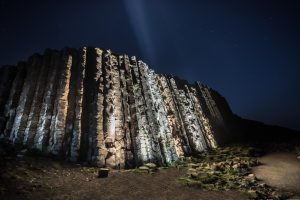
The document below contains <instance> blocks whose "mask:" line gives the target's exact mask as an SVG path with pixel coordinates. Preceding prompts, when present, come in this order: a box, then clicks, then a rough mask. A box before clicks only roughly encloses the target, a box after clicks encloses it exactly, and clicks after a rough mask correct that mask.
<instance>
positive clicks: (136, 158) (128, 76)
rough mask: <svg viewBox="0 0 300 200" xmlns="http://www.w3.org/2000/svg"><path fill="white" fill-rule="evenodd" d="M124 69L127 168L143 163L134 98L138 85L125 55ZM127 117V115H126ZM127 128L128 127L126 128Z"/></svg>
mask: <svg viewBox="0 0 300 200" xmlns="http://www.w3.org/2000/svg"><path fill="white" fill-rule="evenodd" d="M124 69H125V81H126V93H124V96H123V97H124V98H125V97H126V96H127V98H126V99H125V103H124V110H125V109H126V108H127V111H128V116H127V118H125V119H126V124H127V125H128V131H129V132H128V133H127V132H126V152H127V153H126V165H127V167H134V166H136V165H138V163H142V161H141V156H140V144H139V143H138V142H137V138H138V137H137V135H138V123H137V115H136V113H137V107H136V101H135V96H134V87H133V85H134V84H136V80H135V83H134V82H133V72H132V70H131V64H130V60H129V57H128V56H127V55H124ZM125 116H126V114H125ZM125 127H126V126H125Z"/></svg>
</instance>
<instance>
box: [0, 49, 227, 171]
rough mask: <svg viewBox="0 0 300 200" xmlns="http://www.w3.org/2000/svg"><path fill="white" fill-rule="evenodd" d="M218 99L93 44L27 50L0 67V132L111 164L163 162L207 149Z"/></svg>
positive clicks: (217, 128) (217, 138)
mask: <svg viewBox="0 0 300 200" xmlns="http://www.w3.org/2000/svg"><path fill="white" fill-rule="evenodd" d="M229 115H231V111H230V108H229V106H228V105H227V103H226V100H225V99H224V98H223V97H222V96H220V95H219V94H218V93H217V92H216V91H214V90H212V89H211V88H209V87H207V86H206V85H203V84H201V83H200V82H196V83H194V84H189V83H188V82H186V81H184V80H181V79H179V78H177V77H173V76H170V75H159V74H156V73H155V72H154V71H153V70H151V69H150V68H149V67H148V66H147V64H146V63H144V62H143V61H140V60H137V59H136V57H134V56H133V57H129V56H127V55H116V54H114V53H112V52H111V51H110V50H102V49H99V48H91V47H89V48H86V47H84V48H81V49H70V48H65V49H63V50H61V51H56V50H49V49H48V50H46V51H45V53H44V54H43V55H38V54H35V55H33V56H31V57H30V58H29V60H28V61H27V62H20V63H19V64H18V65H17V66H4V67H2V68H0V117H1V118H0V133H1V137H7V138H9V139H10V140H11V141H12V142H13V143H15V144H22V145H25V146H26V147H28V148H30V149H36V150H38V151H40V152H42V153H44V154H51V155H55V156H58V157H61V158H64V159H66V160H70V161H74V162H77V161H81V162H88V163H90V164H92V165H97V166H106V167H111V168H132V167H135V166H139V165H142V164H143V163H147V162H153V163H156V164H159V165H165V164H168V163H170V162H172V161H176V160H178V159H180V158H181V157H184V156H188V155H192V154H194V153H197V152H201V151H205V150H206V149H209V148H215V147H216V146H217V145H218V144H219V143H221V142H222V141H223V140H224V138H225V137H226V134H227V132H228V130H227V129H228V128H227V126H226V123H227V122H226V118H228V116H229Z"/></svg>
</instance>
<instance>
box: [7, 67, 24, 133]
mask: <svg viewBox="0 0 300 200" xmlns="http://www.w3.org/2000/svg"><path fill="white" fill-rule="evenodd" d="M26 73H27V70H26V67H25V63H24V62H21V63H18V65H17V74H16V76H15V79H14V81H13V84H12V87H11V89H10V94H9V98H8V100H7V102H6V105H5V110H4V116H5V118H6V119H7V122H6V126H5V130H4V136H5V137H9V136H10V133H11V129H12V127H13V124H14V119H15V116H16V109H17V107H18V103H19V99H20V95H21V92H22V89H23V84H24V79H25V77H26Z"/></svg>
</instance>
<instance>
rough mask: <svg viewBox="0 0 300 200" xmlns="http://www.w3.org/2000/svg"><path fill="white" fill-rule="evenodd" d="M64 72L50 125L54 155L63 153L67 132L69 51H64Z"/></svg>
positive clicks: (70, 58) (61, 76)
mask: <svg viewBox="0 0 300 200" xmlns="http://www.w3.org/2000/svg"><path fill="white" fill-rule="evenodd" d="M61 64H62V66H61V68H62V73H61V75H60V77H59V79H58V89H57V93H56V100H55V109H54V112H53V114H52V119H51V126H50V139H49V146H48V149H49V152H51V153H52V154H54V155H59V154H61V153H62V152H61V150H62V142H63V138H64V134H65V124H66V117H67V109H68V94H69V84H70V78H71V66H72V56H71V55H70V54H69V53H68V52H67V50H65V51H64V53H63V60H62V63H61Z"/></svg>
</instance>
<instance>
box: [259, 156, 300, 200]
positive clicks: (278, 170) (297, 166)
mask: <svg viewBox="0 0 300 200" xmlns="http://www.w3.org/2000/svg"><path fill="white" fill-rule="evenodd" d="M260 162H262V164H263V165H260V166H258V167H256V168H255V169H254V173H255V175H256V177H257V178H258V179H261V180H263V181H264V182H266V183H267V184H269V185H270V186H274V187H278V188H281V189H283V190H289V191H292V192H295V193H296V194H297V195H300V161H299V160H298V159H297V158H296V155H295V154H292V153H272V154H269V155H266V156H264V157H262V158H260Z"/></svg>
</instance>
